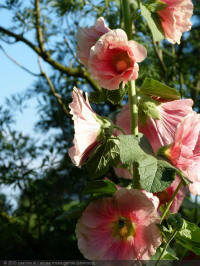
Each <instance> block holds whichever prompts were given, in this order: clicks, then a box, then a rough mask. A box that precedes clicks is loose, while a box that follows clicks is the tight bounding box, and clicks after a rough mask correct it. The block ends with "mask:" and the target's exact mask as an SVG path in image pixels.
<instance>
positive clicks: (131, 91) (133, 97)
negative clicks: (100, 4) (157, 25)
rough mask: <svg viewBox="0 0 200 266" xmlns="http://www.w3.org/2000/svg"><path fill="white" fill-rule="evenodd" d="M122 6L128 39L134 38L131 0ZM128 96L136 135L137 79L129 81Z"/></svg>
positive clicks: (132, 128) (132, 125) (122, 2)
mask: <svg viewBox="0 0 200 266" xmlns="http://www.w3.org/2000/svg"><path fill="white" fill-rule="evenodd" d="M121 7H122V11H123V19H124V29H125V31H126V34H127V36H128V39H129V40H131V39H132V20H131V16H130V6H129V0H123V1H121ZM128 87H129V88H128V96H129V106H130V114H131V133H132V134H133V135H134V136H137V135H138V107H137V94H136V89H135V81H130V82H129V83H128Z"/></svg>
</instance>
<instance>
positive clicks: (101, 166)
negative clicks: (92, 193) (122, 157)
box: [86, 138, 119, 178]
mask: <svg viewBox="0 0 200 266" xmlns="http://www.w3.org/2000/svg"><path fill="white" fill-rule="evenodd" d="M118 144H119V140H118V139H117V138H108V139H106V140H104V142H103V143H101V144H100V145H98V146H97V148H96V149H95V151H94V152H93V154H92V156H91V157H90V158H89V160H88V161H87V163H86V167H87V169H88V172H89V173H90V175H91V177H93V178H96V177H99V176H102V175H103V174H105V173H106V172H107V171H108V169H109V168H110V167H111V166H115V165H116V164H117V163H118V162H119V147H118Z"/></svg>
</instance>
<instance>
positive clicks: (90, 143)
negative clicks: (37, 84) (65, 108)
mask: <svg viewBox="0 0 200 266" xmlns="http://www.w3.org/2000/svg"><path fill="white" fill-rule="evenodd" d="M72 97H73V101H72V103H71V104H70V105H69V107H70V109H71V111H70V114H72V119H73V120H74V129H75V137H74V146H73V147H72V148H70V149H69V151H68V154H69V156H70V158H71V160H72V161H73V163H74V164H75V165H76V166H78V167H81V166H82V164H83V163H84V162H85V161H86V159H87V158H88V156H89V155H90V153H91V152H92V151H93V150H94V148H95V147H96V146H97V145H98V143H99V142H100V140H101V137H102V134H101V133H102V132H101V128H102V127H103V119H102V121H101V118H100V117H99V116H97V114H95V113H94V111H93V110H92V108H91V106H90V104H89V101H88V95H87V93H86V97H85V98H84V96H83V92H82V91H81V90H79V89H77V88H75V87H74V89H73V93H72ZM109 125H111V124H109ZM109 125H108V126H109Z"/></svg>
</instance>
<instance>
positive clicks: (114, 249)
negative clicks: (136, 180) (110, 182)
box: [76, 188, 162, 260]
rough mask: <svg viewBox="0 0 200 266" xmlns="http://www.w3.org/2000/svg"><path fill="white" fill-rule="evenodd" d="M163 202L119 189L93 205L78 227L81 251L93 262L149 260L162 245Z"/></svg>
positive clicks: (90, 205) (86, 211) (140, 193)
mask: <svg viewBox="0 0 200 266" xmlns="http://www.w3.org/2000/svg"><path fill="white" fill-rule="evenodd" d="M158 203H159V200H158V198H157V197H155V196H153V194H151V193H145V192H142V191H140V190H136V189H130V190H128V189H125V188H122V189H119V190H118V191H116V192H115V194H114V195H113V197H107V198H101V199H98V200H96V201H93V202H92V203H90V204H89V205H88V207H87V208H86V210H85V211H84V212H83V214H82V217H81V218H80V220H79V221H78V224H77V226H76V236H77V239H78V247H79V249H80V251H81V252H82V253H83V255H84V257H85V258H87V259H89V260H148V259H149V258H150V257H151V256H152V255H153V254H154V253H155V252H156V249H157V248H158V247H159V246H160V244H161V240H162V238H161V233H160V230H159V229H158V227H157V225H156V224H157V223H158V222H159V220H160V219H159V215H158V213H157V207H158Z"/></svg>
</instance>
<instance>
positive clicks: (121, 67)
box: [112, 51, 131, 73]
mask: <svg viewBox="0 0 200 266" xmlns="http://www.w3.org/2000/svg"><path fill="white" fill-rule="evenodd" d="M112 64H113V67H114V68H115V70H116V71H117V72H119V73H122V72H124V71H125V70H126V69H127V68H129V67H130V66H131V60H130V58H129V56H128V54H127V52H125V51H118V52H116V53H115V54H114V55H113V56H112Z"/></svg>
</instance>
